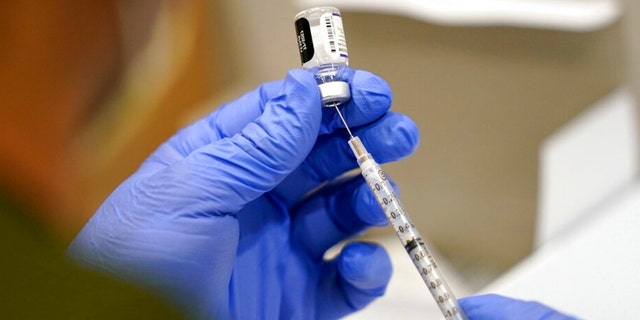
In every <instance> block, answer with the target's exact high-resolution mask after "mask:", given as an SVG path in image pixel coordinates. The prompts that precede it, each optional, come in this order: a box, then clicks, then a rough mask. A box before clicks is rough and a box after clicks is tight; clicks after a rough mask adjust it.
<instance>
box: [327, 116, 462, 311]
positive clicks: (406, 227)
mask: <svg viewBox="0 0 640 320" xmlns="http://www.w3.org/2000/svg"><path fill="white" fill-rule="evenodd" d="M334 106H335V109H336V112H337V113H338V115H339V116H340V119H341V120H342V123H344V126H345V128H346V129H347V132H348V133H349V136H350V139H349V146H351V150H352V151H353V154H354V155H355V156H356V159H357V160H358V165H359V166H360V169H361V170H362V176H363V177H364V179H365V181H366V182H367V184H368V185H369V188H370V189H371V191H373V194H374V195H375V197H376V200H377V201H378V203H379V204H380V207H381V208H382V211H383V212H384V214H385V215H386V216H387V219H389V222H390V223H391V225H392V226H393V229H394V231H395V233H396V235H397V236H398V239H400V242H401V243H402V245H403V246H404V249H405V250H406V251H407V254H409V257H410V258H411V260H412V261H413V264H414V265H415V266H416V269H417V270H418V272H419V273H420V276H421V277H422V280H424V283H425V284H426V285H427V287H428V288H429V291H430V292H431V295H432V296H433V298H434V299H435V301H436V303H437V304H438V307H439V308H440V311H441V312H442V314H443V315H444V317H445V319H457V320H466V319H467V316H466V315H465V314H464V311H463V310H462V308H460V304H459V303H458V300H457V299H456V297H455V295H454V294H453V292H452V291H451V288H449V285H448V284H447V281H445V279H444V277H443V276H442V274H441V273H440V270H439V269H438V265H437V264H436V261H435V260H434V259H433V256H432V255H431V252H430V251H429V249H428V248H427V246H426V245H425V243H424V241H423V240H422V237H421V236H420V234H419V233H418V230H417V229H416V227H415V225H414V224H413V222H412V221H411V218H410V217H409V214H408V213H407V211H406V210H405V209H404V207H403V206H402V203H401V202H400V199H399V198H398V196H397V195H396V193H395V191H394V190H393V187H392V186H391V183H389V180H388V179H387V177H386V175H385V174H384V172H383V171H382V168H381V167H380V165H379V164H378V163H377V162H376V161H375V160H374V159H373V157H372V156H371V154H370V153H369V152H368V151H367V149H366V148H365V147H364V145H363V144H362V141H360V138H358V137H357V136H353V134H352V133H351V130H349V127H348V126H347V123H346V121H345V120H344V117H343V116H342V113H341V112H340V109H339V108H338V106H337V105H334Z"/></svg>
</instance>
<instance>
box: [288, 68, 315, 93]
mask: <svg viewBox="0 0 640 320" xmlns="http://www.w3.org/2000/svg"><path fill="white" fill-rule="evenodd" d="M284 84H285V90H287V89H288V90H287V91H289V92H290V91H291V89H300V90H303V91H307V92H308V93H307V94H309V93H313V94H314V95H315V96H316V97H318V98H319V97H320V91H319V89H318V84H317V83H316V80H315V78H314V76H313V74H311V72H309V71H306V70H303V69H292V70H289V72H287V76H286V78H285V81H284Z"/></svg>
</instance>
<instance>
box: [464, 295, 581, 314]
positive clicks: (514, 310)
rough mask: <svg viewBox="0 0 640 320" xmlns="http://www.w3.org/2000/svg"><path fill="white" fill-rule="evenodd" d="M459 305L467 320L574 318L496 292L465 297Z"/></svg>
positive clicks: (538, 304) (531, 302)
mask: <svg viewBox="0 0 640 320" xmlns="http://www.w3.org/2000/svg"><path fill="white" fill-rule="evenodd" d="M460 306H461V307H462V309H464V311H465V313H466V314H467V317H468V318H469V320H576V318H573V317H570V316H567V315H564V314H562V313H560V312H558V311H555V310H553V309H551V308H549V307H547V306H545V305H543V304H541V303H538V302H534V301H522V300H517V299H512V298H508V297H504V296H500V295H497V294H487V295H479V296H471V297H465V298H462V299H460Z"/></svg>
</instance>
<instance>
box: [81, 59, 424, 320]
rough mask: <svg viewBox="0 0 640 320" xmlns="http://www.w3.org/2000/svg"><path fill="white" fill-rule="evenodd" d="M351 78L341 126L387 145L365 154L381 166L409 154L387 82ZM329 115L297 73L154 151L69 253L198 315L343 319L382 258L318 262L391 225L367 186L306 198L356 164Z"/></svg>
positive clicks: (373, 291) (371, 284)
mask: <svg viewBox="0 0 640 320" xmlns="http://www.w3.org/2000/svg"><path fill="white" fill-rule="evenodd" d="M347 74H348V81H349V82H350V84H351V87H352V96H353V99H352V101H351V102H349V103H348V105H347V106H345V110H346V111H347V112H345V116H346V117H347V120H348V121H349V123H350V124H353V125H354V130H355V132H356V134H358V135H360V137H361V139H362V140H363V142H364V143H365V144H367V141H368V142H369V144H368V145H372V146H373V145H375V146H379V147H377V148H376V147H374V148H372V149H370V152H372V153H373V154H374V156H376V155H378V156H379V157H380V159H382V160H381V161H391V160H396V159H398V158H400V157H404V156H406V155H408V154H410V153H411V152H412V151H413V150H414V149H415V148H416V146H417V142H418V137H417V128H416V127H415V124H414V123H413V122H412V121H411V120H410V119H408V118H407V117H405V116H402V115H399V114H395V113H392V112H388V109H389V107H390V104H391V97H390V90H389V88H388V86H387V85H386V83H385V82H384V81H383V80H382V79H380V78H378V77H376V76H374V75H372V74H370V73H367V72H363V71H354V70H350V71H349V72H348V73H347ZM322 109H323V108H322V107H321V105H320V97H319V92H318V88H317V84H316V82H315V81H314V79H313V76H312V75H311V74H309V73H308V72H306V71H303V70H293V71H291V72H290V73H289V74H288V76H287V78H286V79H285V80H284V81H276V82H272V83H267V84H265V85H263V86H261V87H260V88H258V89H257V90H255V91H252V92H250V93H248V94H247V95H245V96H243V97H241V98H240V99H238V100H236V101H234V102H232V103H230V104H228V105H225V106H223V107H221V108H220V109H219V110H218V111H216V112H214V113H212V114H211V115H210V116H208V117H206V118H204V119H202V120H200V121H198V122H196V123H194V124H193V125H191V126H189V127H187V128H185V129H183V130H182V131H180V132H179V133H178V134H176V135H175V136H174V137H172V138H171V139H170V140H169V141H167V142H166V143H165V144H163V145H162V146H160V147H159V148H158V150H156V151H155V152H154V153H153V154H152V155H151V156H150V157H149V158H148V159H147V160H146V161H145V162H144V163H143V164H142V166H141V167H140V168H139V170H138V171H137V172H136V173H135V174H134V175H132V176H131V177H130V178H129V179H127V180H126V181H125V182H123V183H122V184H121V185H120V186H119V187H118V188H117V189H116V190H115V191H114V192H113V193H112V194H111V195H110V196H109V198H108V199H107V200H106V201H105V202H104V204H103V205H102V206H101V207H100V208H99V209H98V211H97V212H96V214H95V215H94V216H93V217H92V219H91V220H90V221H89V222H88V223H87V225H86V226H85V227H84V228H83V230H82V231H81V232H80V234H78V236H77V237H76V239H75V240H74V241H73V243H72V244H71V245H70V247H69V253H70V254H71V256H72V257H74V258H75V259H76V260H78V261H81V262H82V263H85V264H87V265H89V266H92V267H94V268H98V269H101V270H106V271H108V272H110V273H112V274H115V275H117V276H120V277H124V278H126V279H129V280H131V281H134V282H136V283H140V284H142V285H144V286H146V287H148V288H150V289H152V290H154V291H156V292H159V293H160V294H162V295H164V296H165V297H166V298H167V299H168V300H169V301H171V302H173V303H175V304H176V305H177V306H178V307H180V308H182V309H183V310H186V311H187V312H188V313H189V315H191V316H194V317H197V318H208V317H215V318H241V319H244V318H269V319H272V318H314V317H317V318H336V317H340V316H343V315H346V314H347V313H350V312H353V311H355V310H358V309H360V308H362V307H363V306H365V305H366V304H367V303H369V302H370V301H371V300H373V299H374V298H376V297H378V296H380V295H382V293H383V292H384V289H385V287H386V284H387V282H388V280H389V277H390V274H391V264H390V262H389V258H388V256H387V255H386V253H385V252H384V250H383V249H382V248H381V247H379V246H377V245H373V244H365V243H354V244H351V245H348V246H347V247H345V248H344V249H343V252H342V253H341V254H340V255H339V256H338V257H337V258H336V259H335V260H332V261H325V260H323V258H322V255H323V253H324V251H326V250H327V249H328V248H329V247H331V246H333V245H334V244H336V243H338V242H339V241H342V240H344V239H346V238H348V237H350V236H352V235H354V234H356V233H357V232H360V231H362V230H364V229H366V228H367V227H369V226H372V225H382V224H384V223H385V218H384V215H383V214H382V212H380V210H379V208H378V207H377V205H376V203H375V200H373V198H372V195H371V193H370V192H369V190H367V186H366V184H365V183H364V181H362V179H361V178H355V179H352V180H349V181H347V182H344V183H341V184H338V185H337V186H332V187H331V188H324V189H320V190H319V191H318V192H315V193H313V194H312V195H308V194H309V191H311V190H314V189H317V187H318V186H321V185H323V184H325V183H326V182H327V181H331V180H333V179H334V178H335V177H337V176H339V175H341V174H342V173H343V172H345V171H348V170H350V169H352V168H355V167H357V164H356V163H355V159H353V156H352V154H351V153H350V150H349V147H348V145H347V144H346V142H345V137H344V132H342V130H340V126H341V124H340V122H339V120H338V119H337V118H336V117H334V116H333V114H332V113H328V112H327V111H325V110H322ZM373 141H375V142H376V143H375V144H374V143H372V142H373ZM389 155H392V156H389ZM309 226H316V227H317V228H316V229H312V230H310V229H309Z"/></svg>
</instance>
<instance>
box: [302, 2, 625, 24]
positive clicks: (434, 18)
mask: <svg viewBox="0 0 640 320" xmlns="http://www.w3.org/2000/svg"><path fill="white" fill-rule="evenodd" d="M294 2H295V3H296V4H297V5H298V6H300V8H301V9H304V8H308V7H314V6H321V5H333V6H336V7H338V8H339V9H340V10H344V11H349V10H350V11H361V12H378V13H388V14H398V15H402V16H406V17H410V18H414V19H418V20H423V21H426V22H432V23H438V24H444V25H468V26H478V25H508V26H520V27H533V28H544V29H558V30H570V31H591V30H597V29H600V28H603V27H605V26H607V25H609V24H611V23H612V22H614V21H616V20H617V19H618V18H619V16H620V11H621V10H620V4H619V3H618V1H616V0H395V1H391V0H295V1H294Z"/></svg>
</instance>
